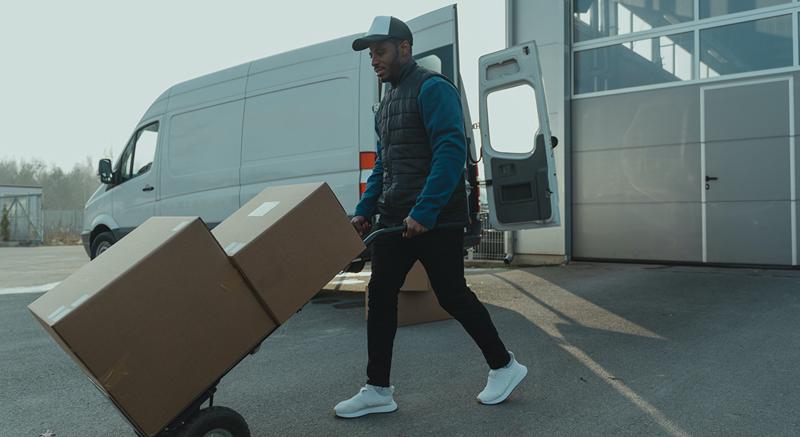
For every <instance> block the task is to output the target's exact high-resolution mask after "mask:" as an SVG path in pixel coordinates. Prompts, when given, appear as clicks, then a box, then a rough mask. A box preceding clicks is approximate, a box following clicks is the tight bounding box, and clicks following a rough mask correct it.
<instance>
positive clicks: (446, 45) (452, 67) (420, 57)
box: [406, 5, 459, 84]
mask: <svg viewBox="0 0 800 437" xmlns="http://www.w3.org/2000/svg"><path fill="white" fill-rule="evenodd" d="M456 12H457V11H456V5H450V6H445V7H443V8H441V9H437V10H435V11H433V12H428V13H427V14H425V15H420V16H419V17H416V18H414V19H411V20H409V21H408V22H406V24H408V27H409V28H410V29H411V32H412V33H413V34H414V59H415V60H416V61H417V63H418V64H419V65H421V66H423V67H425V68H427V69H429V70H433V71H436V72H439V73H442V74H444V75H445V76H447V77H448V78H450V80H452V81H453V82H454V83H456V84H458V77H459V76H458V23H457V20H456V15H457V14H456Z"/></svg>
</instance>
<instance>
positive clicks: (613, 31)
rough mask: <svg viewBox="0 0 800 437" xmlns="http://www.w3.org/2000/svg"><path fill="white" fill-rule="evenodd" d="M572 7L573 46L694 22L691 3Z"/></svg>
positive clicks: (618, 0) (577, 2)
mask: <svg viewBox="0 0 800 437" xmlns="http://www.w3.org/2000/svg"><path fill="white" fill-rule="evenodd" d="M714 1H716V0H714ZM736 1H741V0H736ZM572 7H573V9H572V10H573V26H574V38H575V41H576V42H579V41H587V40H590V39H595V38H603V37H606V36H614V35H626V34H629V33H634V32H641V31H644V30H650V29H655V28H658V27H663V26H669V25H673V24H678V23H683V22H687V21H692V20H693V19H694V0H671V1H655V2H654V1H644V0H573V2H572Z"/></svg>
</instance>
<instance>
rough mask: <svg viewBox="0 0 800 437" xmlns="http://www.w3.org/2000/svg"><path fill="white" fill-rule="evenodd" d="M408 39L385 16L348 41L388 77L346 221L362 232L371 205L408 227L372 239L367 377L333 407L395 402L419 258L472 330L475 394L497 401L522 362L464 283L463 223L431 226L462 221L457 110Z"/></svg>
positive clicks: (448, 305)
mask: <svg viewBox="0 0 800 437" xmlns="http://www.w3.org/2000/svg"><path fill="white" fill-rule="evenodd" d="M413 43H414V38H413V36H412V34H411V30H410V29H409V28H408V26H407V25H406V24H405V23H404V22H402V21H400V20H398V19H397V18H394V17H383V16H382V17H376V18H375V20H374V21H373V23H372V27H371V28H370V30H369V31H368V32H367V34H366V35H364V36H363V37H361V38H358V39H356V40H355V41H354V42H353V50H356V51H360V50H364V49H369V54H370V57H371V58H372V67H373V69H374V70H375V74H377V76H378V78H379V79H380V80H381V82H388V83H389V84H391V87H390V89H389V91H388V92H387V93H386V95H385V96H384V98H383V100H382V101H381V103H380V106H379V109H378V112H377V114H376V117H375V130H376V132H377V134H378V138H379V142H378V145H377V149H378V156H377V160H376V162H375V167H374V169H373V171H372V175H370V177H369V179H368V180H367V187H366V191H365V193H364V195H363V196H362V198H361V201H360V202H359V204H358V206H357V207H356V216H355V217H354V218H353V219H352V224H353V226H354V227H355V228H356V230H357V231H358V232H359V233H360V234H362V235H363V233H365V232H369V230H370V218H371V217H372V216H374V215H375V214H376V213H377V214H379V215H380V216H379V220H378V223H379V225H380V226H382V227H388V226H398V225H401V224H405V226H406V231H405V232H404V233H403V235H402V236H400V235H396V236H385V237H383V238H379V239H377V240H376V241H375V242H374V243H373V246H372V278H371V280H370V282H369V304H368V305H369V320H368V321H367V337H368V340H367V343H368V349H369V352H368V355H369V361H368V364H367V384H366V385H365V386H364V387H363V388H361V390H360V391H359V392H358V393H357V394H356V395H355V396H353V397H352V398H350V399H348V400H345V401H342V402H340V403H339V404H338V405H336V407H335V408H334V411H335V413H336V415H337V416H339V417H346V418H353V417H361V416H364V415H366V414H370V413H388V412H392V411H395V410H396V409H397V403H395V401H394V398H393V393H394V387H393V386H391V385H390V384H389V373H390V368H391V361H392V346H393V343H394V337H395V333H396V331H397V293H398V291H399V289H400V287H401V286H402V285H403V282H404V281H405V277H406V274H407V273H408V272H409V270H410V269H411V267H412V266H413V265H414V263H415V262H416V261H417V260H419V261H420V262H422V265H423V266H424V267H425V271H426V272H427V273H428V278H429V279H430V282H431V285H432V286H433V291H434V292H435V293H436V297H437V299H438V301H439V304H440V305H441V306H442V308H444V309H445V310H446V311H447V312H448V313H450V314H451V315H452V316H453V317H454V318H455V319H456V320H458V322H459V323H461V325H462V326H463V327H464V329H465V330H466V331H467V333H469V335H470V336H471V337H472V339H473V340H475V343H477V345H478V347H479V348H480V349H481V352H483V356H484V358H485V359H486V362H487V364H488V365H489V367H490V369H491V370H490V371H489V377H488V381H487V384H486V387H485V388H484V389H483V391H481V392H480V393H479V394H478V401H480V402H481V403H483V404H498V403H500V402H503V401H504V400H505V399H506V398H507V397H508V396H509V395H510V394H511V392H512V391H513V390H514V388H516V386H517V385H519V383H520V382H521V381H522V379H523V378H524V377H525V375H526V374H527V372H528V369H527V368H526V367H525V366H523V365H521V364H519V363H518V362H517V361H516V360H515V359H514V355H513V354H512V353H511V352H509V351H507V350H506V348H505V346H504V345H503V342H502V341H501V340H500V337H499V336H498V334H497V330H496V329H495V327H494V324H493V323H492V320H491V318H490V316H489V312H488V311H486V308H485V307H484V306H483V304H481V303H480V301H478V299H477V297H476V296H475V294H474V293H473V292H472V291H471V290H470V289H469V288H468V287H467V283H466V280H465V279H464V255H463V250H464V248H463V244H464V230H463V227H461V228H452V227H447V228H442V229H437V225H439V224H443V223H447V224H450V223H461V224H465V223H466V221H467V196H466V189H465V185H464V184H465V182H464V168H465V164H466V157H467V148H466V147H467V146H466V140H465V135H464V118H463V112H462V108H461V100H460V96H459V92H458V90H457V89H456V87H455V86H454V85H453V84H452V83H451V82H450V80H449V79H447V78H445V77H444V76H442V75H440V74H437V73H434V72H431V71H429V70H426V69H424V68H422V67H420V66H418V65H417V63H416V62H415V61H414V58H413V57H412V51H411V48H412V46H413Z"/></svg>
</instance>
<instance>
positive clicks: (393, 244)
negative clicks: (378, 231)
mask: <svg viewBox="0 0 800 437" xmlns="http://www.w3.org/2000/svg"><path fill="white" fill-rule="evenodd" d="M417 260H419V261H420V262H421V263H422V265H423V266H424V267H425V271H426V272H427V273H428V279H429V280H430V282H431V285H432V286H433V291H434V293H436V298H437V299H438V300H439V304H440V305H441V306H442V308H444V310H445V311H447V312H448V313H450V314H451V315H452V316H453V317H454V318H455V319H456V320H458V322H459V323H461V326H463V327H464V329H465V330H466V331H467V333H469V335H470V336H471V337H472V339H473V340H475V343H477V344H478V347H479V348H480V349H481V351H482V352H483V356H484V358H485V359H486V362H487V364H489V367H490V368H492V369H498V368H500V367H503V366H505V365H506V364H508V362H509V360H510V359H511V357H510V356H509V355H508V351H507V350H506V347H505V346H504V345H503V342H502V341H500V337H499V336H498V335H497V330H496V329H495V327H494V324H493V323H492V319H491V317H490V316H489V312H488V311H486V308H485V307H484V306H483V304H482V303H481V302H480V301H479V300H478V298H477V297H476V296H475V293H473V292H472V290H470V289H469V287H467V282H466V280H465V279H464V233H463V231H462V230H460V229H455V230H452V229H450V230H433V231H430V232H426V233H424V234H422V235H419V236H416V237H414V238H410V239H406V238H403V237H401V236H399V235H387V236H384V237H381V238H378V239H377V240H376V241H375V242H374V243H373V245H372V279H370V281H369V320H368V321H367V342H368V348H369V363H368V364H367V378H368V380H367V383H368V384H372V385H377V386H383V387H388V386H389V373H390V370H391V366H392V348H393V345H394V336H395V333H396V332H397V293H398V291H399V290H400V287H401V286H402V285H403V282H404V281H405V277H406V274H407V273H408V272H409V270H411V267H412V266H413V265H414V263H415V262H416V261H417Z"/></svg>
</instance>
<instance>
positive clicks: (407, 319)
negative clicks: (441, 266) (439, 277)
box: [364, 262, 452, 326]
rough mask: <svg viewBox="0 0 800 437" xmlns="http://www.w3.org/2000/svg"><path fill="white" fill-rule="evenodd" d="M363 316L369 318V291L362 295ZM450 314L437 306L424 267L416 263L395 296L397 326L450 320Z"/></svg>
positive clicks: (437, 303)
mask: <svg viewBox="0 0 800 437" xmlns="http://www.w3.org/2000/svg"><path fill="white" fill-rule="evenodd" d="M364 305H365V306H366V310H365V311H364V314H365V316H366V317H367V318H369V289H367V290H366V293H365V294H364ZM451 318H452V316H451V315H450V313H448V312H447V311H445V310H444V309H443V308H442V307H441V306H439V301H438V300H437V299H436V294H435V293H434V292H433V288H432V287H431V283H430V281H429V280H428V274H427V273H425V267H423V266H422V263H420V262H417V263H416V264H414V266H413V267H411V270H410V271H409V272H408V275H406V281H405V282H404V283H403V287H401V288H400V292H399V293H398V294H397V326H408V325H416V324H419V323H428V322H437V321H439V320H447V319H451Z"/></svg>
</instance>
